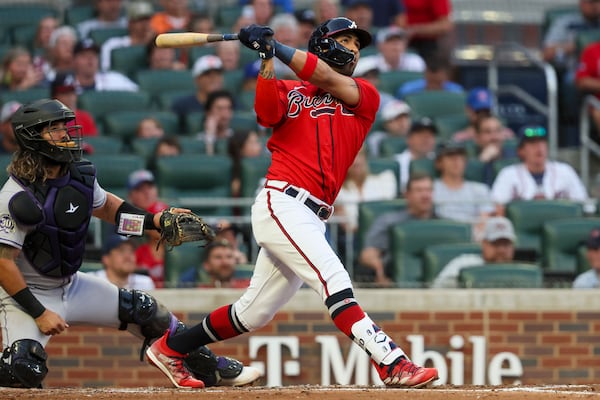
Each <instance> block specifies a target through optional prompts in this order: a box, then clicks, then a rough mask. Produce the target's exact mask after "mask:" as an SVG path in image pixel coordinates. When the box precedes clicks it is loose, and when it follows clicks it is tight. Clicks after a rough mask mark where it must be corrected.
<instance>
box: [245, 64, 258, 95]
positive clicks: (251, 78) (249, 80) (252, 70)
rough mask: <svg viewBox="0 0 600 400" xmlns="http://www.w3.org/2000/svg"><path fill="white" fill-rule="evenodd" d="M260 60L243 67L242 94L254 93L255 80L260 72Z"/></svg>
mask: <svg viewBox="0 0 600 400" xmlns="http://www.w3.org/2000/svg"><path fill="white" fill-rule="evenodd" d="M260 62H261V61H260V60H256V61H253V62H251V63H248V64H246V66H245V67H244V80H243V81H242V91H243V92H255V91H256V80H257V79H258V73H259V71H260Z"/></svg>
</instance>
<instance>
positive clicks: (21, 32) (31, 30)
mask: <svg viewBox="0 0 600 400" xmlns="http://www.w3.org/2000/svg"><path fill="white" fill-rule="evenodd" d="M37 29H38V27H37V25H35V24H31V25H20V26H16V27H14V28H13V29H12V40H13V43H14V44H15V45H18V46H22V47H25V48H26V49H29V51H34V50H35V49H34V48H33V41H34V38H35V34H36V32H37Z"/></svg>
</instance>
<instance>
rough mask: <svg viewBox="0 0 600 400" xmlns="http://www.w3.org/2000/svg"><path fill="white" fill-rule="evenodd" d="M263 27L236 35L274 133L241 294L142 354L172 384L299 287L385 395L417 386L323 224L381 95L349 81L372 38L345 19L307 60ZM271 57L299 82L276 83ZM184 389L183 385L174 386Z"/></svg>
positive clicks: (417, 377) (412, 368)
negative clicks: (188, 364) (185, 366)
mask: <svg viewBox="0 0 600 400" xmlns="http://www.w3.org/2000/svg"><path fill="white" fill-rule="evenodd" d="M272 36H273V31H272V30H271V29H270V28H269V27H264V26H258V25H250V26H248V27H246V28H243V29H241V31H240V33H239V38H240V40H241V42H242V43H243V44H244V45H245V46H246V47H249V48H251V49H254V50H256V51H258V53H259V56H260V57H261V58H262V63H261V68H260V73H259V77H258V82H257V87H256V100H255V109H256V113H257V116H258V121H259V123H260V124H261V125H264V126H268V127H272V128H273V135H272V137H271V138H270V140H269V142H268V148H269V150H270V151H271V153H272V164H271V167H270V168H269V171H268V173H267V176H266V184H265V187H264V189H262V191H261V192H260V193H259V194H258V196H257V198H256V201H255V203H254V205H253V206H252V228H253V231H254V235H255V238H256V240H257V242H258V244H259V245H260V246H261V250H260V252H259V255H258V259H257V261H256V267H255V271H254V275H253V277H252V280H251V283H250V286H249V288H248V290H247V291H246V292H245V293H244V294H243V296H242V297H241V298H240V299H239V300H237V301H236V302H235V303H234V304H230V305H226V306H223V307H221V308H219V309H217V310H214V311H213V312H212V313H210V314H209V315H208V316H207V317H206V318H205V319H204V320H203V321H202V322H201V323H200V324H198V325H196V326H194V327H192V328H190V329H189V330H187V331H183V332H181V333H178V334H175V335H168V334H167V335H164V336H163V337H162V338H161V339H160V340H158V341H156V342H155V343H154V344H153V345H152V346H151V347H150V348H149V349H148V350H147V352H146V354H147V355H148V358H149V360H151V361H152V362H153V363H154V364H155V365H156V366H157V367H158V368H159V369H160V370H161V371H163V373H165V374H166V375H167V376H169V377H170V378H171V380H172V381H174V382H177V381H178V379H179V378H180V377H181V376H177V374H179V373H180V370H174V369H173V368H172V367H171V365H172V364H173V363H175V362H177V360H181V359H182V357H185V354H186V353H188V352H189V351H191V350H193V349H194V348H196V347H197V346H199V345H203V344H207V343H212V342H215V341H219V340H224V339H228V338H232V337H235V336H237V335H240V334H242V333H244V332H249V331H254V330H256V329H258V328H260V327H262V326H264V325H266V324H267V323H268V322H269V321H271V319H272V318H273V316H274V315H275V313H276V312H277V311H278V310H279V309H280V308H281V307H282V306H283V305H284V304H285V303H286V302H288V301H289V300H290V299H291V298H292V297H293V295H294V294H295V293H296V291H297V290H298V289H299V288H300V287H301V286H302V285H303V283H306V284H307V285H308V286H310V287H311V288H312V289H313V290H315V291H316V292H317V293H318V294H319V296H321V299H322V300H323V302H324V303H325V306H326V307H327V309H328V310H329V314H330V315H331V318H332V320H333V322H334V324H335V325H336V326H337V327H338V328H339V330H340V331H342V332H343V333H344V334H346V335H347V336H348V337H349V338H351V339H352V340H354V342H356V343H357V344H358V345H359V346H361V347H362V348H363V349H364V350H365V351H366V352H367V353H368V354H369V355H370V356H371V358H372V361H373V365H374V366H375V368H376V369H377V371H378V372H379V376H380V377H381V379H382V380H383V382H384V383H386V384H387V385H389V386H406V387H420V386H423V385H426V384H427V383H429V382H431V381H433V380H435V379H437V370H436V369H434V368H422V367H419V366H417V365H415V364H413V363H412V362H411V361H410V360H409V359H408V358H407V356H406V355H405V353H404V352H403V351H402V350H401V349H400V348H399V347H398V346H397V345H396V344H395V343H394V342H393V341H392V339H391V338H389V336H387V335H386V334H385V333H384V332H383V331H382V330H381V329H380V328H379V327H378V326H377V325H376V324H375V323H374V322H373V321H372V320H371V319H370V318H369V317H368V316H367V314H365V312H364V311H363V310H362V308H361V307H360V306H359V304H358V302H357V300H356V299H355V297H354V294H353V287H352V283H351V281H350V277H349V275H348V273H347V271H346V269H345V268H344V266H343V265H342V263H341V261H340V259H339V258H338V256H337V255H336V254H335V252H334V251H333V250H332V248H331V247H330V246H329V243H328V242H327V240H326V238H325V221H326V220H327V219H328V218H329V217H330V216H331V214H332V213H333V207H332V206H331V204H332V203H333V201H334V199H335V198H336V196H337V194H338V191H339V190H340V187H341V185H342V183H343V181H344V177H345V176H346V172H347V170H348V167H349V166H350V164H351V163H352V161H353V160H354V158H355V156H356V154H357V153H358V151H359V150H360V148H361V146H362V144H363V141H364V139H365V137H366V135H367V132H368V131H369V129H370V127H371V125H372V124H373V121H374V119H375V113H376V111H377V108H378V106H379V96H378V93H377V90H376V89H375V87H374V86H373V85H371V84H370V83H369V82H367V81H366V80H363V79H358V78H357V79H354V78H352V77H351V75H352V73H353V71H354V68H355V66H356V62H357V61H358V59H359V57H360V49H361V48H363V47H365V46H367V45H369V43H370V42H371V35H370V34H369V33H368V32H366V31H364V30H362V29H358V28H357V26H356V23H355V22H354V21H351V20H349V19H347V18H334V19H331V20H328V21H326V22H325V23H323V24H322V25H320V26H319V27H317V29H316V30H315V31H314V32H313V34H312V36H311V38H310V41H309V44H308V52H304V51H301V50H297V49H294V48H290V47H288V46H285V45H283V44H281V43H278V42H277V41H275V40H273V39H272ZM273 56H275V57H277V58H278V59H280V60H281V61H283V62H284V63H285V64H287V65H289V66H290V68H291V69H292V70H293V71H294V72H295V73H296V75H297V76H298V77H299V78H300V79H301V81H296V80H293V81H286V80H278V79H276V77H275V73H274V68H273ZM180 384H181V383H180Z"/></svg>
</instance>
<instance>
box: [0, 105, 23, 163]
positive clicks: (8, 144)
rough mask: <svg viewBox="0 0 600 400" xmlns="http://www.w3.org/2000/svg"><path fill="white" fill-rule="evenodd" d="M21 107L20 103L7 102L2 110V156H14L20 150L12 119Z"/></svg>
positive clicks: (0, 126)
mask: <svg viewBox="0 0 600 400" xmlns="http://www.w3.org/2000/svg"><path fill="white" fill-rule="evenodd" d="M21 106H22V104H21V103H19V102H18V101H7V102H6V103H4V105H3V106H2V108H1V109H0V154H12V153H14V152H15V151H16V150H17V149H18V148H19V144H18V143H17V139H15V133H14V131H13V128H12V123H11V119H12V116H13V115H14V113H15V111H17V110H18V109H19V108H20V107H21Z"/></svg>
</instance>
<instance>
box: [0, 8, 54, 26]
mask: <svg viewBox="0 0 600 400" xmlns="http://www.w3.org/2000/svg"><path fill="white" fill-rule="evenodd" d="M3 3H8V2H3ZM13 3H15V4H0V27H1V29H3V30H6V31H11V30H12V29H13V28H15V27H17V26H24V25H37V23H38V22H39V21H40V20H41V19H42V18H44V17H47V16H49V15H50V16H53V17H58V8H56V7H53V6H50V5H47V4H40V3H36V4H17V3H18V2H17V1H14V2H13Z"/></svg>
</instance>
